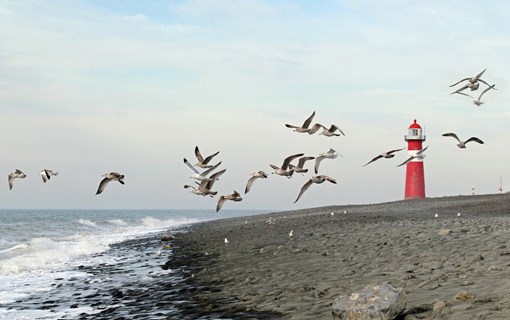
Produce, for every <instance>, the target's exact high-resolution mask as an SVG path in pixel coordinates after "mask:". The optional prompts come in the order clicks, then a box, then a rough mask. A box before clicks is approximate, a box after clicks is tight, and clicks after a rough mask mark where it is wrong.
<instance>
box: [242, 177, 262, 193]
mask: <svg viewBox="0 0 510 320" xmlns="http://www.w3.org/2000/svg"><path fill="white" fill-rule="evenodd" d="M258 178H259V177H251V178H250V179H248V182H247V183H246V188H245V189H244V194H247V193H248V192H249V191H250V189H251V186H252V184H253V181H255V180H257V179H258Z"/></svg>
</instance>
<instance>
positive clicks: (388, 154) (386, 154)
mask: <svg viewBox="0 0 510 320" xmlns="http://www.w3.org/2000/svg"><path fill="white" fill-rule="evenodd" d="M401 150H404V148H402V149H395V150H390V151H388V152H383V153H381V154H380V155H378V156H377V157H375V158H373V159H372V160H370V161H368V162H367V163H366V164H365V165H363V167H364V166H367V165H369V164H371V163H372V162H374V161H376V160H379V159H381V158H386V159H389V158H393V157H394V156H395V155H394V153H395V152H398V151H401Z"/></svg>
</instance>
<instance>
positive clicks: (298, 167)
mask: <svg viewBox="0 0 510 320" xmlns="http://www.w3.org/2000/svg"><path fill="white" fill-rule="evenodd" d="M314 117H315V111H314V112H313V113H312V114H311V115H310V116H309V117H308V118H307V119H306V120H305V122H304V123H303V124H302V125H301V126H295V125H291V124H285V126H286V127H287V128H292V129H293V131H295V132H298V133H308V134H309V135H311V134H314V133H317V132H318V131H319V130H320V129H322V132H320V133H319V135H323V136H326V137H338V136H345V134H344V132H343V131H342V130H341V129H340V128H339V127H338V126H337V125H335V124H331V125H330V126H329V127H326V126H324V125H322V124H320V123H315V124H314V125H313V126H311V123H312V121H313V118H314ZM218 154H219V151H218V152H216V153H214V154H212V155H210V156H208V157H206V158H204V157H203V156H202V154H201V153H200V149H199V148H198V146H196V147H195V157H196V158H197V163H196V164H195V165H192V164H191V162H190V161H188V160H187V159H186V158H183V161H184V164H185V165H186V167H187V168H188V169H189V170H190V171H191V172H192V175H191V176H190V178H191V179H194V180H196V181H195V184H194V185H193V184H186V185H184V188H185V189H190V192H191V193H193V194H195V195H200V196H209V197H211V198H214V197H215V196H216V195H217V192H216V191H212V188H213V185H214V184H215V182H216V181H217V180H219V179H220V176H221V175H222V174H224V173H225V171H226V169H223V170H221V171H217V172H215V173H213V171H214V170H216V169H217V168H218V167H219V166H220V165H221V161H219V162H218V163H216V164H215V165H211V164H209V162H210V161H212V159H213V158H214V157H216V156H217V155H218ZM338 156H341V155H340V154H339V153H338V152H337V151H335V150H334V149H332V148H330V149H329V150H328V151H326V152H323V153H320V154H319V155H318V156H317V157H315V156H309V155H306V156H305V154H304V153H296V154H292V155H290V156H287V157H285V158H284V159H283V161H282V163H281V165H279V166H277V165H274V164H269V166H270V167H271V169H272V172H271V174H274V175H279V176H282V177H286V178H288V179H291V178H292V176H293V175H294V173H300V174H301V175H305V174H306V173H308V171H309V169H308V168H305V166H306V164H307V162H309V161H311V160H315V165H314V172H315V174H316V175H315V176H312V177H310V178H309V179H308V181H307V182H306V183H305V184H304V185H303V186H302V187H301V189H300V191H299V194H298V196H297V198H296V200H295V201H294V203H295V202H297V201H298V200H299V199H300V198H301V196H302V195H303V193H305V191H306V190H308V188H310V186H311V185H313V184H321V183H323V182H325V181H328V182H331V183H334V184H336V180H335V179H334V178H331V177H329V176H325V175H318V173H319V166H320V163H321V161H322V160H324V159H336V158H337V157H338ZM199 168H201V169H205V170H203V171H199ZM249 176H250V177H249V179H248V181H247V182H246V187H245V189H244V194H247V193H248V192H250V190H251V189H252V187H253V183H254V182H255V181H256V180H258V179H267V178H268V177H269V175H268V174H267V173H266V172H264V171H263V170H258V171H255V172H252V173H251V174H250V175H249ZM242 200H243V198H242V196H241V194H240V193H239V192H238V191H236V190H234V191H233V192H232V193H231V194H227V195H221V196H220V197H219V198H218V201H217V203H216V212H218V211H220V210H221V208H222V207H223V205H224V204H225V202H226V201H233V202H239V201H242Z"/></svg>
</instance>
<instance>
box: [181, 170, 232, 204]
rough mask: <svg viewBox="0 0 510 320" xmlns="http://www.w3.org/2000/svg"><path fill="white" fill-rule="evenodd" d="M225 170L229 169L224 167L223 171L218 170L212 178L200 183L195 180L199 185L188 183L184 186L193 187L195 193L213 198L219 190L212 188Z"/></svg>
mask: <svg viewBox="0 0 510 320" xmlns="http://www.w3.org/2000/svg"><path fill="white" fill-rule="evenodd" d="M225 171H227V169H223V170H221V171H218V172H216V173H214V174H212V175H211V179H210V180H204V181H202V182H200V183H198V182H197V181H195V183H196V184H198V187H194V186H191V185H189V184H187V185H185V186H184V188H186V189H187V188H191V192H192V193H194V194H197V195H200V196H204V197H205V196H210V197H211V198H212V197H214V196H215V195H216V194H217V193H218V192H217V191H212V190H211V189H212V187H213V185H214V182H216V180H219V178H220V176H221V175H222V174H224V173H225Z"/></svg>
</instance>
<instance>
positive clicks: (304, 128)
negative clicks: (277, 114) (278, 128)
mask: <svg viewBox="0 0 510 320" xmlns="http://www.w3.org/2000/svg"><path fill="white" fill-rule="evenodd" d="M314 116H315V111H314V112H313V113H312V115H311V116H309V117H308V119H306V120H305V122H304V123H303V125H302V126H301V127H298V126H295V125H292V124H285V126H286V127H287V128H293V129H294V130H293V131H295V132H301V133H306V132H309V131H310V129H309V128H308V127H309V126H310V123H312V120H313V117H314Z"/></svg>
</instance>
